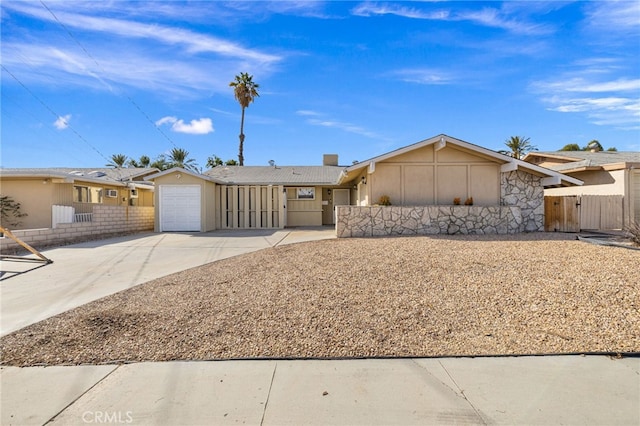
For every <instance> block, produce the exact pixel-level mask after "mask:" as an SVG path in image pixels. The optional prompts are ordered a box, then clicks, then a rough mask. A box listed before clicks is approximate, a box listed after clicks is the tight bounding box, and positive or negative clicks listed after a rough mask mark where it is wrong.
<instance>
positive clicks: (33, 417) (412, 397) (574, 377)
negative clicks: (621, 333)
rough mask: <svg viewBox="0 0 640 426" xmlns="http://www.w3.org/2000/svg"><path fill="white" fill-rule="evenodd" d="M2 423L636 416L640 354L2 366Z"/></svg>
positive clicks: (520, 420) (507, 421)
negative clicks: (44, 366) (622, 356)
mask: <svg viewBox="0 0 640 426" xmlns="http://www.w3.org/2000/svg"><path fill="white" fill-rule="evenodd" d="M0 381H1V383H2V404H1V407H2V417H1V422H2V424H3V425H43V424H49V422H50V424H61V425H76V424H79V425H81V424H95V423H111V424H113V423H121V424H134V425H142V424H145V425H146V424H162V425H218V424H247V425H425V424H427V425H429V424H438V425H448V424H478V425H484V424H503V425H525V424H526V425H530V424H541V425H542V424H544V425H553V424H564V425H567V424H568V425H605V424H606V425H637V424H640V405H639V404H640V359H639V358H626V359H610V358H608V357H604V356H586V357H583V356H546V357H504V358H475V359H472V358H439V359H393V360H379V359H364V360H331V361H326V360H308V361H211V362H165V363H138V364H125V365H120V366H115V365H103V366H78V367H47V368H42V367H34V368H16V367H4V368H2V370H1V372H0Z"/></svg>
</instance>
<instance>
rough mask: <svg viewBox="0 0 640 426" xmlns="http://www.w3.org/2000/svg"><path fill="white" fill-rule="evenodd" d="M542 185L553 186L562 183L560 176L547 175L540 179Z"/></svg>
mask: <svg viewBox="0 0 640 426" xmlns="http://www.w3.org/2000/svg"><path fill="white" fill-rule="evenodd" d="M540 184H541V185H542V186H553V185H560V184H562V179H561V178H560V176H549V177H546V178H542V179H541V180H540Z"/></svg>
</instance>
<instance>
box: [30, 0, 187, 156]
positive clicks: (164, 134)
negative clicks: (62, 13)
mask: <svg viewBox="0 0 640 426" xmlns="http://www.w3.org/2000/svg"><path fill="white" fill-rule="evenodd" d="M40 3H41V4H42V6H43V7H44V8H45V9H47V11H48V12H49V13H50V14H51V16H53V19H55V20H56V22H57V23H58V24H60V26H61V27H62V28H63V29H64V30H65V32H66V33H67V34H68V35H69V37H70V38H71V39H72V40H73V41H75V42H76V44H77V45H78V46H80V49H82V51H83V52H84V53H85V54H86V55H87V56H88V57H89V58H90V59H91V60H92V61H93V62H94V63H95V64H96V66H97V67H98V68H99V69H100V71H101V72H102V75H106V74H107V72H106V71H105V70H104V68H102V66H101V65H100V64H99V63H98V61H97V60H96V58H94V57H93V56H92V55H91V53H89V51H88V50H87V49H86V48H85V47H84V46H83V45H82V43H80V41H79V40H78V39H77V38H76V37H75V36H74V35H73V34H72V33H71V31H70V30H69V29H68V28H67V26H66V25H65V24H63V23H62V22H61V21H60V20H59V19H58V17H57V16H56V14H55V13H53V11H52V10H51V9H49V7H48V6H47V5H46V4H45V3H44V1H42V0H40ZM100 81H101V82H102V83H103V84H104V85H105V86H107V87H108V88H109V90H110V91H113V89H112V88H111V86H109V85H108V84H107V83H106V82H105V81H104V80H103V79H102V78H100ZM123 93H124V96H125V97H126V98H127V99H128V100H129V102H131V104H132V105H133V106H134V107H136V109H137V110H138V111H140V113H141V114H142V115H143V116H144V117H145V118H146V119H147V121H148V122H149V123H151V125H152V126H153V127H154V128H155V129H156V130H157V131H158V132H160V134H161V135H162V136H164V138H165V139H166V140H168V141H169V143H171V145H173V146H174V147H175V148H178V146H177V145H176V144H175V143H174V142H173V140H172V139H171V138H170V137H169V136H167V134H166V133H164V132H163V131H162V129H160V127H158V126H157V125H156V123H155V122H154V121H153V120H152V119H151V118H150V117H149V115H148V114H147V113H146V112H144V111H143V110H142V108H140V105H138V104H137V103H136V102H135V101H134V100H133V99H132V98H131V97H130V96H129V95H128V94H127V93H126V92H125V91H123Z"/></svg>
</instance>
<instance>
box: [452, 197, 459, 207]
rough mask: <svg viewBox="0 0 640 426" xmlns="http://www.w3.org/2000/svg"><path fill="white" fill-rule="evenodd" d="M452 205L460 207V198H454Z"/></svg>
mask: <svg viewBox="0 0 640 426" xmlns="http://www.w3.org/2000/svg"><path fill="white" fill-rule="evenodd" d="M453 205H454V206H459V205H460V198H459V197H456V198H454V199H453Z"/></svg>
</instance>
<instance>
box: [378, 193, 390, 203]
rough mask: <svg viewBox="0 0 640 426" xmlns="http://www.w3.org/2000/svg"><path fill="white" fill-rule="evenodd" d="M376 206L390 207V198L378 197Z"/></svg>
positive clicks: (385, 196)
mask: <svg viewBox="0 0 640 426" xmlns="http://www.w3.org/2000/svg"><path fill="white" fill-rule="evenodd" d="M378 204H380V205H381V206H390V205H391V198H389V196H388V195H383V196H381V197H380V200H379V201H378Z"/></svg>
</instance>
